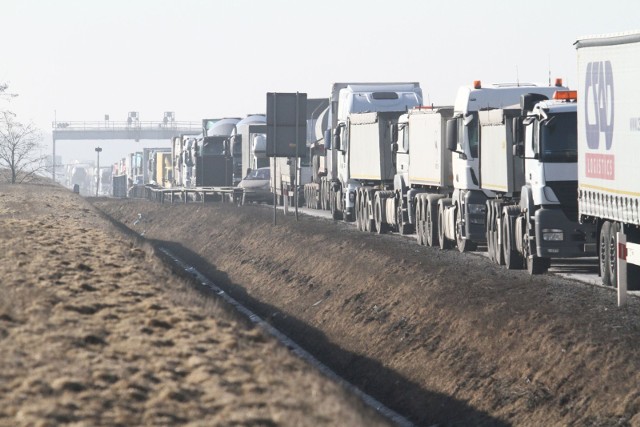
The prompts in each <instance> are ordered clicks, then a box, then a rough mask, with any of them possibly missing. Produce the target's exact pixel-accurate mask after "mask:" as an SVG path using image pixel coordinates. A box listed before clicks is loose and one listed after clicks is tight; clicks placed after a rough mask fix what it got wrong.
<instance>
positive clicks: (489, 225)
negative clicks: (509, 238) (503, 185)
mask: <svg viewBox="0 0 640 427" xmlns="http://www.w3.org/2000/svg"><path fill="white" fill-rule="evenodd" d="M493 214H494V212H493V203H492V202H491V200H487V222H486V224H485V226H484V227H485V230H486V231H485V238H486V239H487V255H488V256H489V259H490V260H491V262H496V252H495V248H494V247H493Z"/></svg>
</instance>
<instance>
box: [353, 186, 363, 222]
mask: <svg viewBox="0 0 640 427" xmlns="http://www.w3.org/2000/svg"><path fill="white" fill-rule="evenodd" d="M354 210H355V217H356V228H357V229H358V230H359V231H364V226H363V222H362V191H360V189H359V188H358V189H357V190H356V202H355V206H354Z"/></svg>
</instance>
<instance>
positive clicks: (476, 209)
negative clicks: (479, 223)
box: [467, 203, 487, 215]
mask: <svg viewBox="0 0 640 427" xmlns="http://www.w3.org/2000/svg"><path fill="white" fill-rule="evenodd" d="M467 209H469V213H470V214H471V215H484V213H485V211H486V209H487V206H486V205H478V204H475V203H469V204H468V205H467Z"/></svg>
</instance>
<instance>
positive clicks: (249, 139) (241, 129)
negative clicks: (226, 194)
mask: <svg viewBox="0 0 640 427" xmlns="http://www.w3.org/2000/svg"><path fill="white" fill-rule="evenodd" d="M266 133H267V118H266V116H265V115H264V114H250V115H248V116H247V117H245V118H243V119H242V120H240V121H239V122H237V123H236V125H235V128H234V129H233V131H232V132H231V136H230V138H229V139H230V142H229V145H230V148H231V154H232V156H233V185H234V186H235V185H237V184H238V183H239V182H240V181H241V180H242V178H244V177H245V176H247V174H248V172H249V170H254V169H258V168H262V167H267V166H269V158H268V157H267V144H266V138H267V137H266Z"/></svg>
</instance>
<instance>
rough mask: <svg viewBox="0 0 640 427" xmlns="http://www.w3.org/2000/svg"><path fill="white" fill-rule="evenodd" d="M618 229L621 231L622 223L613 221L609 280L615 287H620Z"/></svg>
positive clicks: (610, 234)
mask: <svg viewBox="0 0 640 427" xmlns="http://www.w3.org/2000/svg"><path fill="white" fill-rule="evenodd" d="M618 231H620V224H618V223H617V222H612V223H611V228H610V229H609V280H610V282H611V286H613V287H614V288H617V287H618V242H617V241H616V233H617V232H618Z"/></svg>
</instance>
